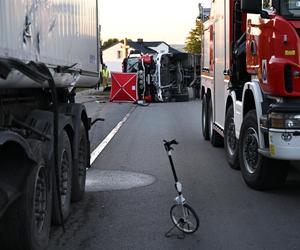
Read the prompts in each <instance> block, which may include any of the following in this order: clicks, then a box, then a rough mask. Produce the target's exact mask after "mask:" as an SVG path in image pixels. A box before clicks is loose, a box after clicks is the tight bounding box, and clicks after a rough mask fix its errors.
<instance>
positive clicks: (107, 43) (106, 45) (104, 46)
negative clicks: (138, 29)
mask: <svg viewBox="0 0 300 250" xmlns="http://www.w3.org/2000/svg"><path fill="white" fill-rule="evenodd" d="M117 42H119V39H118V38H110V39H108V40H107V41H105V42H103V44H102V49H103V50H105V49H107V48H109V47H110V46H112V45H113V44H115V43H117Z"/></svg>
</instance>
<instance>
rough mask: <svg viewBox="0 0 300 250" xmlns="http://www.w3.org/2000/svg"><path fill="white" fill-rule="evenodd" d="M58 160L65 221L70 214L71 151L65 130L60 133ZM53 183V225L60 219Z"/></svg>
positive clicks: (55, 189) (59, 221) (58, 223)
mask: <svg viewBox="0 0 300 250" xmlns="http://www.w3.org/2000/svg"><path fill="white" fill-rule="evenodd" d="M58 160H59V163H58V168H59V185H60V187H59V190H60V199H61V210H62V217H63V220H64V221H65V220H66V219H67V218H68V216H69V214H70V207H71V192H72V190H71V189H72V151H71V144H70V140H69V137H68V134H67V132H66V131H65V130H64V131H63V133H62V137H61V142H60V145H59V155H58ZM53 183H54V185H53V186H54V187H55V188H54V190H53V213H52V215H53V216H52V220H53V223H54V224H55V225H60V224H61V223H62V221H61V217H60V209H59V203H58V197H57V188H56V182H55V181H54V182H53Z"/></svg>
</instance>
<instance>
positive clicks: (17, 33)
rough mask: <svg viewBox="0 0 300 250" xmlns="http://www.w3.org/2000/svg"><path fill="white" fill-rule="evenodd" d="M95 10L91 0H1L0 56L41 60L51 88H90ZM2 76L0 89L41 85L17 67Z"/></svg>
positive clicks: (95, 62)
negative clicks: (50, 75) (51, 81)
mask: <svg viewBox="0 0 300 250" xmlns="http://www.w3.org/2000/svg"><path fill="white" fill-rule="evenodd" d="M97 9H98V3H97V1H96V0H88V1H86V0H72V1H69V0H61V1H55V0H26V1H21V0H1V1H0V32H1V35H0V58H2V59H3V58H10V59H17V60H20V61H21V62H23V63H25V64H28V63H29V62H31V61H34V62H40V63H43V64H46V65H47V67H48V68H49V69H50V71H51V73H52V75H53V78H54V80H55V82H56V85H57V87H71V86H77V87H91V86H94V85H95V84H96V82H97V80H98V75H99V74H98V72H99V54H100V53H99V39H98V38H99V30H98V14H97ZM3 74H4V73H2V75H3ZM2 78H5V79H1V78H0V88H7V87H8V88H26V87H30V88H32V87H45V86H43V85H41V84H37V83H36V82H34V81H32V80H30V78H28V77H25V75H24V74H22V73H20V71H17V70H14V71H11V72H10V73H9V75H6V76H5V77H2Z"/></svg>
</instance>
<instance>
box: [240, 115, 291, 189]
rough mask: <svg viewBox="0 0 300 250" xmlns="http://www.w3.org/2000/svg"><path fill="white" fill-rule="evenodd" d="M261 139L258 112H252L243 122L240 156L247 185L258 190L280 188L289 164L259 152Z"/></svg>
mask: <svg viewBox="0 0 300 250" xmlns="http://www.w3.org/2000/svg"><path fill="white" fill-rule="evenodd" d="M258 147H259V137H258V125H257V117H256V111H255V110H250V111H249V112H248V113H247V114H246V116H245V118H244V121H243V124H242V128H241V133H240V140H239V156H240V166H241V171H242V175H243V178H244V180H245V182H246V184H247V185H248V186H249V187H251V188H253V189H256V190H266V189H272V188H277V187H280V186H281V185H282V184H283V183H284V182H285V180H286V177H287V174H288V162H286V161H279V160H274V159H270V158H267V157H265V156H263V155H261V154H259V152H258Z"/></svg>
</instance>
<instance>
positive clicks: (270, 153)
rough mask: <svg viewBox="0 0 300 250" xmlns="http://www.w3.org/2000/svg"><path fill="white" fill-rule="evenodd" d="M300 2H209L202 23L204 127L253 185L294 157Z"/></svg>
mask: <svg viewBox="0 0 300 250" xmlns="http://www.w3.org/2000/svg"><path fill="white" fill-rule="evenodd" d="M299 30H300V1H294V0H282V1H279V0H273V1H261V0H255V1H251V2H250V1H246V0H230V1H225V2H224V1H218V0H216V1H212V7H211V14H210V18H209V20H207V21H206V22H205V23H204V34H203V41H204V42H203V53H202V74H201V78H202V79H201V80H202V100H203V101H202V132H203V136H204V138H205V139H207V140H210V141H211V143H212V144H213V145H214V146H223V145H224V147H225V151H226V158H227V161H228V163H229V165H230V166H231V167H232V168H235V169H238V168H241V171H242V175H243V178H244V180H245V182H246V183H247V185H248V186H250V187H252V188H254V189H259V190H261V189H268V188H273V187H278V186H280V185H281V184H282V183H284V180H285V178H286V176H287V171H288V165H289V164H288V163H289V161H291V160H299V159H300V155H299V153H298V152H299V149H300V137H299V135H300V98H299V97H300V93H299V91H300V87H299V86H300V85H299V81H300V78H299V74H300V73H299V72H300V68H299V64H300V61H299V60H300V57H299V49H300V47H299V44H300V43H299V42H300V41H299V39H300V38H299V34H300V32H299Z"/></svg>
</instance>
